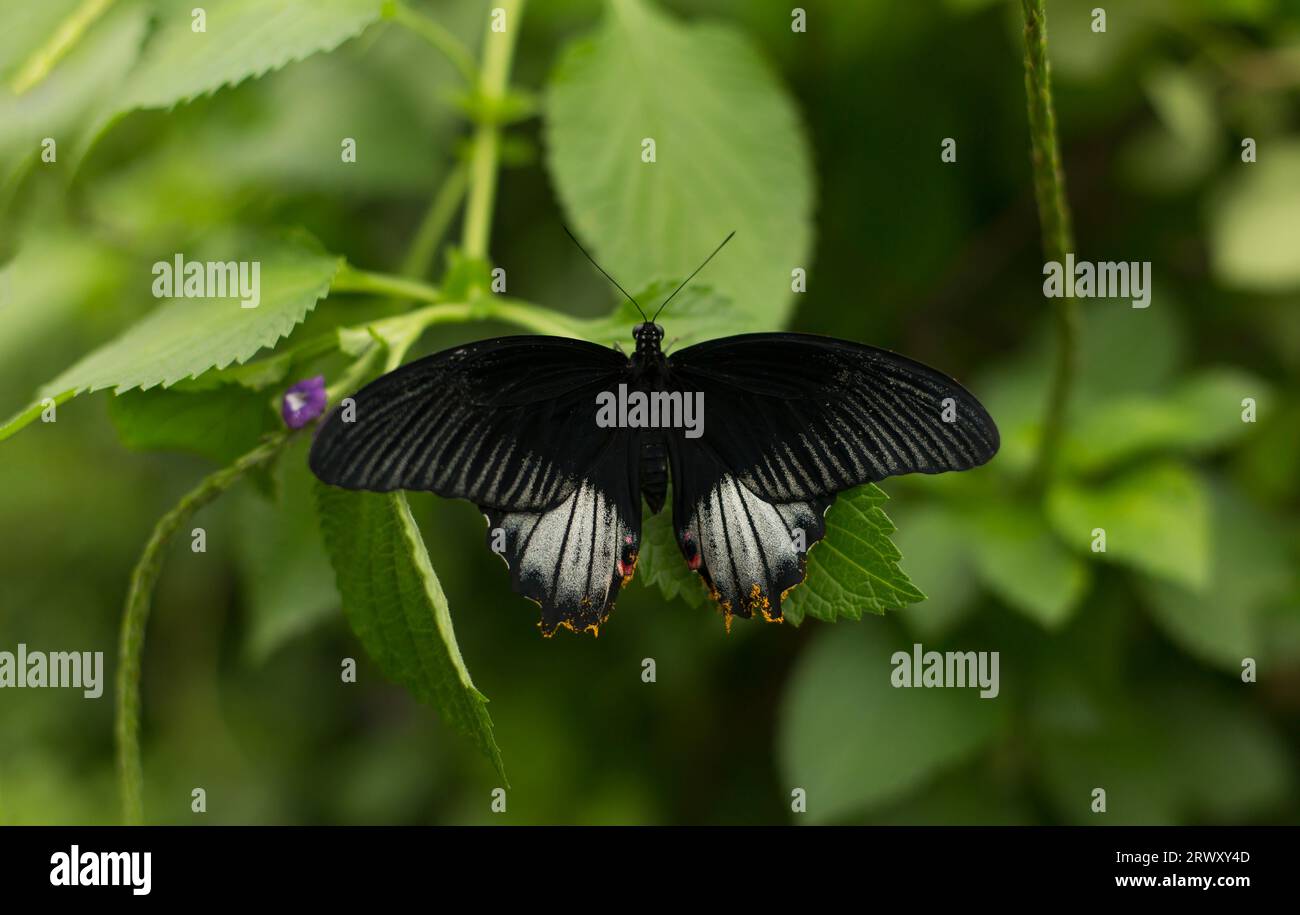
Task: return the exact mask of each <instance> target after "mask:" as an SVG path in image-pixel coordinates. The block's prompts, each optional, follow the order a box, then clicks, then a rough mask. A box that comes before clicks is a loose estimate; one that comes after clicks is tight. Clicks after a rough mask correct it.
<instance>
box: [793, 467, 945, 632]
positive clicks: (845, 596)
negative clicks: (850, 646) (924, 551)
mask: <svg viewBox="0 0 1300 915" xmlns="http://www.w3.org/2000/svg"><path fill="white" fill-rule="evenodd" d="M887 501H889V497H888V496H887V495H885V494H884V493H883V492H882V491H881V490H880V488H879V487H877V486H875V485H874V484H870V483H868V484H867V485H866V486H860V487H858V488H857V489H854V490H850V491H849V492H846V493H841V494H840V496H839V498H838V499H836V500H835V504H834V505H832V506H831V507H830V509H829V510H827V512H826V536H825V537H824V538H823V539H822V540H821V541H820V542H819V543H815V544H813V545H812V548H811V549H810V550H809V552H808V568H807V578H806V579H805V581H804V583H803V584H802V585H799V586H797V587H796V588H795V589H794V590H793V591H791V592H790V595H789V597H787V598H786V599H785V601H784V602H783V603H782V605H781V608H782V612H783V614H784V615H785V618H786V619H787V620H789V621H790V622H791V623H794V624H795V625H796V626H797V625H799V624H800V623H801V622H803V620H804V618H805V617H808V616H811V617H815V618H816V619H819V620H825V621H826V622H834V621H835V620H838V619H850V620H860V619H862V614H863V613H884V612H885V611H886V610H899V609H902V608H903V607H905V606H907V605H908V604H910V603H915V602H917V601H921V600H925V595H924V594H922V593H921V592H920V591H918V590H917V589H916V586H915V585H913V584H912V583H911V582H910V581H908V578H907V576H906V575H904V574H903V571H902V569H900V568H899V567H898V561H899V559H901V558H902V554H901V553H900V552H899V551H898V547H896V546H895V545H894V543H893V541H892V540H890V539H889V535H890V534H892V533H893V532H894V524H893V522H892V521H890V520H889V518H888V517H887V516H886V515H885V512H884V510H883V509H882V508H881V506H882V505H884V504H885V502H887Z"/></svg>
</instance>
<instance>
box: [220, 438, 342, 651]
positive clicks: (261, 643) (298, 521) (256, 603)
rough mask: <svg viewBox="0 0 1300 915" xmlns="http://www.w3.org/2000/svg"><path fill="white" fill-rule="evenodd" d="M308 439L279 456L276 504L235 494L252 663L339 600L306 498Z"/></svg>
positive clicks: (311, 623) (316, 620) (238, 551)
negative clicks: (237, 500)
mask: <svg viewBox="0 0 1300 915" xmlns="http://www.w3.org/2000/svg"><path fill="white" fill-rule="evenodd" d="M309 445H310V440H309V439H308V438H307V437H306V436H302V437H300V438H299V440H298V441H296V442H294V444H293V445H291V446H290V447H289V448H288V449H287V451H286V452H285V454H284V456H283V458H282V459H281V460H280V463H279V465H278V466H277V468H276V470H277V472H278V476H279V483H280V485H279V486H277V487H276V488H277V490H278V491H279V493H280V498H279V500H278V502H277V503H272V502H270V501H268V500H266V499H264V498H262V497H261V496H260V495H258V494H256V493H254V492H251V491H248V490H245V491H243V492H241V493H240V497H241V498H240V501H239V503H238V512H239V514H238V522H237V527H238V531H239V538H238V540H237V542H236V549H235V558H236V560H237V562H238V565H239V569H240V579H241V583H242V586H243V594H244V607H245V608H246V609H247V611H248V617H249V619H248V630H247V635H246V637H245V650H246V652H247V654H248V657H249V659H250V661H252V663H254V664H260V663H262V662H264V661H265V660H266V659H267V658H269V657H270V656H271V654H272V653H274V652H275V650H276V649H277V648H279V647H280V646H281V645H283V644H284V643H285V642H287V641H289V640H290V639H292V638H294V637H295V636H297V635H298V634H299V633H301V632H304V631H305V630H307V629H309V628H311V627H312V626H314V625H316V624H317V623H319V622H320V621H322V620H324V619H326V618H328V617H329V616H330V615H331V614H332V613H333V612H334V611H335V609H336V608H337V607H338V604H339V599H338V591H337V590H336V588H335V586H334V574H333V571H332V570H331V568H330V562H329V557H328V556H326V555H325V544H324V542H323V541H322V540H321V534H320V528H319V527H318V526H317V523H316V510H315V507H314V506H313V504H312V491H313V487H314V478H313V477H312V475H311V473H310V471H308V469H307V449H308V447H309Z"/></svg>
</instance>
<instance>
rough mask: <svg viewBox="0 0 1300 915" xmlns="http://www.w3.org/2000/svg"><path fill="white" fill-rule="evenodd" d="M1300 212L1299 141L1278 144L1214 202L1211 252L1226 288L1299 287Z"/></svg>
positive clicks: (1266, 289) (1272, 289) (1275, 289)
mask: <svg viewBox="0 0 1300 915" xmlns="http://www.w3.org/2000/svg"><path fill="white" fill-rule="evenodd" d="M1298 210H1300V142H1296V141H1290V142H1285V143H1279V144H1277V145H1276V146H1274V147H1273V148H1271V149H1269V150H1268V152H1267V154H1261V155H1260V156H1259V161H1258V162H1255V163H1253V164H1251V165H1250V166H1248V167H1247V168H1245V169H1243V170H1242V171H1240V172H1238V173H1237V174H1236V175H1235V176H1233V178H1232V179H1231V180H1230V181H1228V182H1227V183H1226V185H1225V187H1224V188H1223V189H1222V191H1221V192H1220V194H1219V196H1218V197H1217V198H1216V199H1215V201H1214V208H1213V213H1212V222H1211V235H1210V244H1211V253H1212V257H1213V265H1214V271H1215V273H1216V274H1217V275H1218V277H1219V278H1220V279H1221V280H1222V281H1223V282H1224V283H1225V284H1227V285H1230V286H1237V287H1241V288H1243V289H1250V290H1253V291H1256V292H1283V291H1287V290H1294V289H1295V288H1296V287H1297V286H1300V259H1298V258H1297V257H1296V256H1295V245H1294V244H1293V241H1294V236H1295V214H1296V212H1297V211H1298Z"/></svg>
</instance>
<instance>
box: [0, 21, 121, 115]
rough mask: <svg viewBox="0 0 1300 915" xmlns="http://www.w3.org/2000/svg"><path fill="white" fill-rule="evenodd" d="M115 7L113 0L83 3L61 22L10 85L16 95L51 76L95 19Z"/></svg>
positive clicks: (25, 62) (29, 58)
mask: <svg viewBox="0 0 1300 915" xmlns="http://www.w3.org/2000/svg"><path fill="white" fill-rule="evenodd" d="M112 5H113V0H83V2H82V4H81V5H80V6H79V7H77V8H76V9H75V10H73V11H72V12H71V13H70V14H68V16H67V18H65V19H64V20H63V21H62V22H60V23H59V27H58V28H57V29H55V30H54V34H53V35H51V36H50V37H49V39H48V40H47V41H46V42H45V44H43V45H41V46H40V47H39V48H37V49H36V50H35V51H34V52H32V55H31V56H30V57H28V58H27V60H26V61H24V62H23V65H22V67H21V68H20V69H19V70H18V72H17V74H15V75H14V78H13V81H12V82H10V84H9V88H10V89H12V90H13V93H14V95H22V94H23V93H24V92H26V91H27V90H28V89H31V88H32V87H33V86H35V85H36V84H37V83H39V82H41V80H43V79H45V77H47V76H49V75H50V71H51V70H53V69H54V67H55V65H57V64H58V62H59V61H61V60H62V59H63V58H64V56H65V55H66V54H67V53H68V52H69V51H71V50H72V48H73V47H74V46H75V45H76V43H77V42H78V41H80V40H81V36H82V35H84V34H86V29H88V28H90V27H91V26H92V25H93V24H94V22H95V20H96V19H98V18H99V17H100V16H102V15H104V11H105V10H107V9H108V8H109V7H110V6H112Z"/></svg>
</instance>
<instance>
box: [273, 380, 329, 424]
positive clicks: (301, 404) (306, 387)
mask: <svg viewBox="0 0 1300 915" xmlns="http://www.w3.org/2000/svg"><path fill="white" fill-rule="evenodd" d="M324 411H325V376H324V375H317V376H316V377H315V378H306V379H304V380H302V381H300V382H298V383H297V384H295V385H294V386H293V387H291V388H290V389H289V390H287V391H285V392H284V401H283V402H282V403H281V404H280V415H281V416H283V417H284V424H285V425H286V426H288V427H289V428H290V429H301V428H302V427H303V426H305V425H307V424H308V423H309V422H311V421H312V420H313V419H315V418H316V417H318V416H320V415H321V413H323V412H324Z"/></svg>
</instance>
